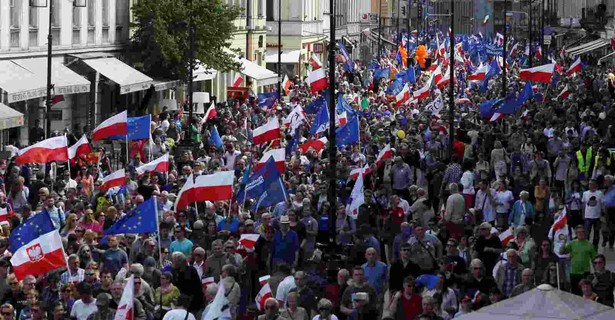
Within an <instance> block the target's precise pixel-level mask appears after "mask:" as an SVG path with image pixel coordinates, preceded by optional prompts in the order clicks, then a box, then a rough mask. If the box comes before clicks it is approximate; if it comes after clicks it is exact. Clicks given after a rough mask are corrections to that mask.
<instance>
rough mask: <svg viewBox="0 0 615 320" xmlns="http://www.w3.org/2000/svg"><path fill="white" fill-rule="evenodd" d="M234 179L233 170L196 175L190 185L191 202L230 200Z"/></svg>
mask: <svg viewBox="0 0 615 320" xmlns="http://www.w3.org/2000/svg"><path fill="white" fill-rule="evenodd" d="M234 180H235V172H233V171H219V172H216V173H214V174H209V175H200V176H198V177H196V179H194V185H193V186H192V189H193V191H192V202H201V201H211V202H216V201H224V200H230V199H231V198H232V197H233V181H234ZM178 210H179V209H178Z"/></svg>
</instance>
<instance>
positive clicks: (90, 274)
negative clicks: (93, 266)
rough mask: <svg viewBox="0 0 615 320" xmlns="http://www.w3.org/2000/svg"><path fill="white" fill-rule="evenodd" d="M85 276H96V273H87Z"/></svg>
mask: <svg viewBox="0 0 615 320" xmlns="http://www.w3.org/2000/svg"><path fill="white" fill-rule="evenodd" d="M85 275H86V276H94V275H96V273H94V272H86V273H85Z"/></svg>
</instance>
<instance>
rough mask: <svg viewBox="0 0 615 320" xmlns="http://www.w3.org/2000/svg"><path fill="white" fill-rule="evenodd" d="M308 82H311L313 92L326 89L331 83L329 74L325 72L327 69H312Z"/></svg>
mask: <svg viewBox="0 0 615 320" xmlns="http://www.w3.org/2000/svg"><path fill="white" fill-rule="evenodd" d="M308 82H309V84H310V91H311V92H312V93H317V92H319V91H322V90H325V89H326V88H327V86H328V85H329V81H328V80H327V75H326V74H325V69H323V68H318V69H312V71H310V74H309V76H308Z"/></svg>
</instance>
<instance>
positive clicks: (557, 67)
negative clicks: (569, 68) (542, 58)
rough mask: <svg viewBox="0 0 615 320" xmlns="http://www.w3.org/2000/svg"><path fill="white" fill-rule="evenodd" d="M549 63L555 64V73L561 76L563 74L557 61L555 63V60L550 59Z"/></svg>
mask: <svg viewBox="0 0 615 320" xmlns="http://www.w3.org/2000/svg"><path fill="white" fill-rule="evenodd" d="M550 60H551V63H555V72H557V73H559V74H562V73H564V72H563V70H562V67H561V66H560V65H559V64H558V63H557V61H555V59H553V57H551V59H550Z"/></svg>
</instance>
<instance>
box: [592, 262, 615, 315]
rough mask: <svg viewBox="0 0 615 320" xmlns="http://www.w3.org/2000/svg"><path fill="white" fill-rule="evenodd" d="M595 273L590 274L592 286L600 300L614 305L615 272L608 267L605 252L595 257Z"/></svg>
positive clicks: (605, 303) (610, 305)
mask: <svg viewBox="0 0 615 320" xmlns="http://www.w3.org/2000/svg"><path fill="white" fill-rule="evenodd" d="M592 262H593V264H594V273H592V274H590V275H589V277H588V278H589V280H590V281H591V282H592V288H593V289H594V292H596V294H597V295H598V302H599V303H602V304H604V305H607V306H609V307H611V308H612V307H613V303H614V302H615V301H614V299H613V289H615V273H614V272H612V271H611V270H607V269H606V265H605V264H606V258H605V257H604V255H603V254H599V255H597V256H596V257H594V260H593V261H592Z"/></svg>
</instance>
